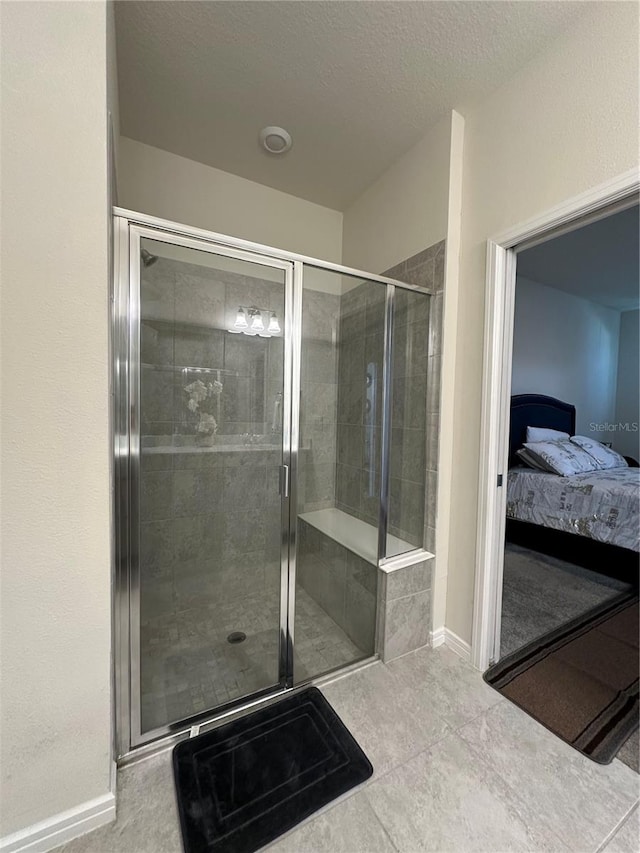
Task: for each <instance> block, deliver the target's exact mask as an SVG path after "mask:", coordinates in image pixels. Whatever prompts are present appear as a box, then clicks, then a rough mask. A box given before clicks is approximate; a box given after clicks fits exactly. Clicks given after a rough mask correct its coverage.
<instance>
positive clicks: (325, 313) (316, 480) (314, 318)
mask: <svg viewBox="0 0 640 853" xmlns="http://www.w3.org/2000/svg"><path fill="white" fill-rule="evenodd" d="M339 310H340V297H339V296H337V295H334V294H331V293H324V292H323V291H319V290H310V289H309V288H305V290H304V293H303V300H302V364H301V371H302V375H301V377H300V445H301V450H300V457H299V494H298V509H299V511H300V512H310V511H311V510H317V509H326V508H327V507H333V506H335V488H336V407H337V399H338V385H337V381H338V378H337V366H338V351H337V348H336V345H335V340H336V330H337V327H338V317H339Z"/></svg>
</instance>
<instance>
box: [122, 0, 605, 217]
mask: <svg viewBox="0 0 640 853" xmlns="http://www.w3.org/2000/svg"><path fill="white" fill-rule="evenodd" d="M587 5H589V4H585V3H581V2H570V3H569V2H566V3H560V2H555V0H552V2H543V0H535V2H528V0H518V1H517V2H492V0H480V2H473V1H472V2H408V0H406V1H405V2H386V1H385V0H377V2H366V0H360V2H357V1H356V2H350V1H348V0H337V1H336V0H334V2H324V0H312V2H278V0H268V1H267V2H264V0H263V1H262V2H248V1H247V0H242V2H234V0H226V2H212V0H209V2H189V0H184V2H155V0H143V2H138V0H124V2H118V3H117V4H116V25H117V51H118V69H119V87H120V110H121V129H122V133H123V134H124V135H125V136H129V137H131V138H133V139H137V140H139V141H141V142H146V143H147V144H149V145H154V146H156V147H158V148H163V149H165V150H167V151H172V152H174V153H175V154H180V155H182V156H184V157H188V158H190V159H192V160H197V161H199V162H201V163H206V164H208V165H210V166H216V167H217V168H220V169H224V170H225V171H228V172H232V173H234V174H236V175H241V176H242V177H245V178H249V179H251V180H254V181H258V182H259V183H262V184H265V185H267V186H270V187H275V188H277V189H280V190H283V191H285V192H289V193H292V194H294V195H297V196H300V197H302V198H306V199H309V200H311V201H315V202H317V203H319V204H324V205H327V206H329V207H333V208H336V209H338V210H343V209H345V207H346V206H347V205H348V204H349V203H350V202H351V201H352V200H353V199H354V198H356V197H357V196H358V195H359V194H360V193H361V192H362V191H363V190H364V189H365V188H366V187H367V186H368V185H369V184H370V183H372V182H373V181H374V180H375V179H376V178H377V177H378V176H379V175H380V174H382V172H384V171H385V169H386V168H388V166H389V165H390V164H391V163H393V162H394V160H396V159H397V158H398V157H400V156H401V155H402V154H403V153H404V152H405V151H407V150H408V149H409V148H410V147H411V146H412V145H413V144H414V143H415V142H417V140H418V139H419V138H420V137H421V136H422V135H423V134H424V132H425V131H426V130H427V129H428V128H429V127H431V126H432V125H433V124H435V123H436V122H437V121H438V120H439V119H440V118H441V117H443V116H444V115H445V114H446V113H447V112H448V111H449V110H450V109H451V108H457V109H460V110H463V111H464V107H465V105H466V104H468V103H469V102H471V101H473V100H475V99H477V98H480V97H482V96H484V95H486V94H488V93H489V92H490V91H492V90H493V89H495V88H496V87H497V86H499V85H500V84H501V83H502V82H504V81H506V80H507V79H509V78H510V77H512V76H513V75H514V74H515V73H516V72H517V71H518V69H519V68H521V67H522V65H523V64H524V63H525V62H527V61H528V60H529V59H531V58H532V57H534V56H535V55H536V54H538V53H540V52H542V51H543V50H544V48H545V45H546V44H547V43H548V41H549V40H550V39H552V38H554V37H556V36H557V35H559V34H560V33H561V32H562V31H563V30H565V29H567V28H569V27H570V26H571V25H572V23H573V22H575V21H576V20H577V18H578V17H579V16H581V15H583V14H584V13H585V6H587ZM271 124H275V125H281V126H283V127H285V128H286V129H287V130H289V131H290V133H291V134H292V136H293V148H292V150H291V151H290V152H289V153H288V154H286V155H285V156H283V157H281V158H277V157H274V156H273V155H269V154H267V153H266V152H264V151H262V150H261V149H260V147H259V145H258V133H259V131H260V129H261V128H262V127H263V126H265V125H271Z"/></svg>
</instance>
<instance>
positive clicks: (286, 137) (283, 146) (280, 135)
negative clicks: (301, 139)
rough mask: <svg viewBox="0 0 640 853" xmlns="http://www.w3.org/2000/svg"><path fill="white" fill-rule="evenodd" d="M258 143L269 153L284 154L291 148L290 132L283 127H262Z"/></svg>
mask: <svg viewBox="0 0 640 853" xmlns="http://www.w3.org/2000/svg"><path fill="white" fill-rule="evenodd" d="M260 144H261V145H262V147H263V148H264V149H265V151H268V152H269V154H286V152H287V151H288V150H289V149H290V148H291V134H290V133H287V131H286V130H285V129H284V127H263V128H262V130H261V131H260Z"/></svg>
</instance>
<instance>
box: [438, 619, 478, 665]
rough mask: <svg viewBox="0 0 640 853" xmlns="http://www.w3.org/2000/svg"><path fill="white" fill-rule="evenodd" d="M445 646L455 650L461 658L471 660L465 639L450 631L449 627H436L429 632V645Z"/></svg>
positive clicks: (468, 646) (469, 649) (469, 647)
mask: <svg viewBox="0 0 640 853" xmlns="http://www.w3.org/2000/svg"><path fill="white" fill-rule="evenodd" d="M443 645H444V646H446V647H447V648H448V649H451V651H452V652H455V653H456V654H457V655H459V656H460V657H461V658H462V659H463V660H469V661H470V660H471V646H470V645H469V643H467V642H465V640H462V639H460V637H459V636H458V635H457V634H454V633H453V631H450V630H449V628H444V627H441V628H436V630H435V631H432V632H431V646H432V647H433V648H434V649H435V648H437V647H438V646H443Z"/></svg>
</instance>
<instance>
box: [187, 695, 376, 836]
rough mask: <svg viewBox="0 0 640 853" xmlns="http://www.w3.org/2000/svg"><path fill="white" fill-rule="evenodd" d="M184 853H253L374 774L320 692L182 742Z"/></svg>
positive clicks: (256, 713)
mask: <svg viewBox="0 0 640 853" xmlns="http://www.w3.org/2000/svg"><path fill="white" fill-rule="evenodd" d="M173 769H174V776H175V781H176V791H177V795H178V811H179V814H180V826H181V828H182V839H183V844H184V849H185V851H186V853H251V851H254V850H258V849H259V848H260V847H263V846H264V845H265V844H268V843H269V842H270V841H273V840H274V839H275V838H277V837H278V836H279V835H282V833H284V832H287V830H289V829H291V828H292V827H294V826H295V825H296V824H297V823H299V822H300V821H301V820H304V818H306V817H308V816H309V815H311V814H313V812H315V811H317V810H318V809H320V808H322V806H324V805H326V804H327V803H330V802H331V800H334V799H335V798H336V797H339V796H340V795H341V794H344V793H345V791H348V790H349V789H350V788H353V787H354V786H356V785H359V784H360V783H361V782H364V781H365V780H366V779H368V778H369V777H370V776H371V774H372V773H373V768H372V766H371V764H370V763H369V760H368V759H367V757H366V755H365V754H364V752H363V751H362V750H361V749H360V747H359V746H358V744H357V743H356V742H355V740H354V739H353V737H352V736H351V734H350V733H349V731H348V729H347V728H346V727H345V725H344V723H343V722H342V720H340V718H339V717H338V715H337V714H336V712H335V711H334V710H333V708H332V707H331V705H329V703H328V702H327V700H326V699H325V698H324V696H323V695H322V693H320V691H319V690H317V689H316V688H315V687H311V688H309V689H308V690H304V691H302V692H301V693H295V694H293V695H292V696H288V697H287V698H286V699H283V700H282V701H280V702H277V703H275V704H273V705H269V706H268V707H266V708H262V709H261V710H259V711H255V712H254V713H252V714H249V715H248V716H246V717H242V718H240V719H237V720H234V721H233V722H231V723H227V724H226V725H224V726H221V727H220V728H218V729H214V730H213V731H211V732H207V733H206V734H203V735H199V736H198V737H195V738H191V739H190V740H185V741H182V742H181V743H179V744H178V745H177V746H176V747H175V749H174V751H173Z"/></svg>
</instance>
